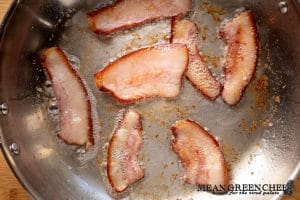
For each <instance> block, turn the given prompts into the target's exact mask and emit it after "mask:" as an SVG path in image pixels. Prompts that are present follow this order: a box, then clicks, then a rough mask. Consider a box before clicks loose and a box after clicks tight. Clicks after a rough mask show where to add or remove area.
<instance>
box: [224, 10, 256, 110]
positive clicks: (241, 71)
mask: <svg viewBox="0 0 300 200" xmlns="http://www.w3.org/2000/svg"><path fill="white" fill-rule="evenodd" d="M220 35H221V37H222V38H223V40H224V41H225V42H226V44H227V45H228V50H227V55H226V61H225V67H224V71H225V75H226V77H225V83H224V90H223V92H222V96H223V99H224V101H225V102H226V103H228V104H230V105H235V104H237V103H238V102H239V100H240V98H241V97H242V95H243V92H244V90H245V89H246V87H247V86H248V84H249V82H250V81H251V79H252V76H253V74H254V71H255V67H256V63H257V57H258V56H257V55H258V41H257V37H258V36H257V30H256V24H255V20H254V17H253V15H252V13H251V11H245V12H242V13H240V14H239V15H237V16H236V17H234V18H233V19H232V20H230V21H228V22H226V23H225V24H223V26H221V28H220Z"/></svg>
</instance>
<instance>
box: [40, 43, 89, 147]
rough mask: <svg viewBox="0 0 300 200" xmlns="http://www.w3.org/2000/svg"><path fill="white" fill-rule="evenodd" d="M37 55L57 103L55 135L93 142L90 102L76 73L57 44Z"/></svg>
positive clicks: (70, 140) (77, 142) (71, 140)
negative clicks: (57, 124)
mask: <svg viewBox="0 0 300 200" xmlns="http://www.w3.org/2000/svg"><path fill="white" fill-rule="evenodd" d="M41 58H42V64H43V66H44V69H45V71H46V73H47V74H48V77H49V78H50V79H51V81H52V86H53V90H54V93H55V96H56V98H57V102H58V108H59V111H60V121H59V127H60V132H59V133H58V135H59V137H60V138H62V139H63V140H64V141H65V142H66V143H68V144H73V145H85V146H86V148H88V147H90V146H91V145H94V137H93V120H92V119H93V118H92V112H91V102H90V99H89V96H88V91H87V88H86V86H85V84H84V83H83V81H82V79H81V78H80V76H79V74H78V73H77V71H76V70H75V69H74V68H73V67H72V65H71V64H70V63H69V61H68V59H67V57H66V55H65V54H64V52H63V51H62V50H61V49H59V48H57V47H53V48H49V49H46V50H44V51H43V52H42V53H41Z"/></svg>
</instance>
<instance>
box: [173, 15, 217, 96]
mask: <svg viewBox="0 0 300 200" xmlns="http://www.w3.org/2000/svg"><path fill="white" fill-rule="evenodd" d="M197 41H198V28H197V26H196V24H195V23H193V22H191V21H189V20H185V19H183V20H178V19H176V17H173V19H172V37H171V42H172V43H183V44H186V45H187V47H188V49H189V58H190V61H189V66H188V70H187V72H186V76H187V78H188V79H189V80H190V81H191V82H192V83H193V85H194V86H195V87H196V88H197V89H198V90H199V91H200V92H201V93H202V94H203V95H205V96H206V97H208V98H210V99H212V100H214V99H216V98H217V97H218V96H219V94H220V92H221V88H222V87H221V84H220V83H219V82H218V81H217V80H216V79H215V78H214V77H213V76H212V74H211V72H210V71H209V69H208V67H207V66H206V64H205V63H204V62H203V60H202V58H201V56H200V54H199V51H198V48H197Z"/></svg>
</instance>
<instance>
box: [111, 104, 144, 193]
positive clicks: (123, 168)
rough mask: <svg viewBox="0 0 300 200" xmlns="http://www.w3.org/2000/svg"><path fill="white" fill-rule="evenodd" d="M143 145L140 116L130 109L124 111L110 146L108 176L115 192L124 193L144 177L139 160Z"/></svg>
mask: <svg viewBox="0 0 300 200" xmlns="http://www.w3.org/2000/svg"><path fill="white" fill-rule="evenodd" d="M142 144H143V138H142V122H141V116H140V114H139V113H137V112H135V111H134V110H130V109H129V110H126V111H124V112H123V113H122V117H121V119H120V121H119V123H118V126H117V128H116V129H115V131H114V132H113V135H112V137H111V139H110V141H109V146H108V155H107V175H108V179H109V182H110V184H111V186H112V188H113V190H114V191H115V192H123V191H124V190H126V188H128V187H129V186H130V185H131V184H133V183H135V182H137V181H138V180H140V179H142V178H143V177H144V170H143V169H142V167H141V166H140V165H139V163H138V159H137V157H138V153H139V150H140V148H141V146H142Z"/></svg>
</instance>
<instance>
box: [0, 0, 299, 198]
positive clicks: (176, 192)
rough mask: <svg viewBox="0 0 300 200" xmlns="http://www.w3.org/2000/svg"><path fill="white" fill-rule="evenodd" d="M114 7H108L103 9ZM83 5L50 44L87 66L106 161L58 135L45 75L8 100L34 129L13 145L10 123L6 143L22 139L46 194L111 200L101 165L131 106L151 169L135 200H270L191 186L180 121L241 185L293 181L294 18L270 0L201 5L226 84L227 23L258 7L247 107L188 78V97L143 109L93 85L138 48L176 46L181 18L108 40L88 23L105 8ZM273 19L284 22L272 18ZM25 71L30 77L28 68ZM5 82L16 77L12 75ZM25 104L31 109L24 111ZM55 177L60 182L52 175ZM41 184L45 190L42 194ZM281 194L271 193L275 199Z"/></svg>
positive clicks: (203, 34) (209, 57)
mask: <svg viewBox="0 0 300 200" xmlns="http://www.w3.org/2000/svg"><path fill="white" fill-rule="evenodd" d="M52 3H53V2H52ZM105 3H106V2H104V1H103V2H101V3H100V4H101V5H105ZM78 4H79V6H78V9H74V10H70V13H72V15H70V16H69V18H68V20H61V19H57V21H59V20H61V21H62V22H63V23H62V24H61V25H59V27H61V28H60V30H59V33H56V32H54V33H53V35H52V34H50V37H49V38H47V39H48V43H49V44H51V43H52V44H55V45H57V46H59V47H61V48H62V49H64V50H65V51H66V52H68V54H70V56H69V58H70V60H71V61H72V63H73V64H74V65H76V66H77V67H78V68H79V71H80V73H81V75H82V77H83V78H84V79H85V80H86V82H87V84H88V86H89V88H90V89H91V90H92V92H93V94H94V95H95V97H96V99H97V111H98V115H99V119H100V120H99V124H100V125H101V132H100V137H101V144H100V145H101V147H104V148H103V151H102V152H101V153H100V154H99V156H98V161H92V162H90V163H89V164H88V165H85V166H80V165H78V162H76V161H74V160H75V157H76V155H77V153H76V152H78V149H77V150H76V148H75V147H69V146H67V145H65V144H63V143H62V142H61V141H59V140H58V139H57V137H56V131H57V124H58V121H57V119H56V118H53V110H52V112H50V114H49V109H50V110H51V108H50V107H51V106H50V105H51V103H53V102H52V97H53V96H51V94H50V93H49V88H48V85H47V81H46V82H45V77H44V75H43V72H39V73H35V74H34V75H33V76H36V77H35V78H38V79H39V80H38V81H37V83H36V84H35V85H31V86H30V87H28V88H29V89H28V88H27V89H28V90H33V89H34V90H35V91H34V92H33V94H34V95H31V94H29V95H25V96H22V97H18V98H16V97H15V96H14V95H16V96H18V95H19V94H14V93H12V92H6V93H5V95H6V96H7V97H6V98H8V99H9V102H12V103H10V104H11V105H12V109H11V115H10V119H14V120H13V121H14V122H16V123H18V122H21V123H20V124H22V125H23V126H25V129H24V130H23V133H22V135H23V137H26V140H20V138H22V137H21V136H20V134H19V136H18V134H15V135H16V136H15V135H14V134H12V136H9V137H8V139H7V138H6V137H5V136H6V135H5V134H6V133H7V132H11V131H13V132H18V131H19V130H17V129H16V128H14V129H13V130H12V128H11V127H12V125H7V124H6V125H4V126H3V127H2V129H3V140H4V143H7V144H8V143H9V142H11V141H17V142H18V144H20V146H21V148H22V150H23V149H24V151H22V152H21V155H20V156H19V157H15V158H14V159H13V160H14V162H15V163H17V166H18V167H16V168H17V171H20V173H22V174H23V175H22V177H23V179H24V180H25V182H28V185H29V186H30V187H32V188H34V189H33V190H34V191H35V192H36V193H37V195H36V196H37V197H44V198H45V199H47V198H50V197H58V196H55V195H65V194H66V193H65V194H64V192H63V191H65V192H68V194H69V193H70V192H71V191H72V194H70V199H82V198H83V199H101V198H105V199H108V198H109V196H108V194H107V192H106V187H105V184H104V183H103V181H102V179H103V177H102V175H101V173H100V171H101V169H100V168H101V167H99V163H101V162H103V161H105V146H106V143H107V142H108V139H109V137H110V135H111V133H112V131H113V128H114V124H115V119H116V117H117V115H118V112H119V111H120V110H121V109H123V108H128V107H130V108H133V109H135V110H137V111H138V112H140V113H141V115H142V117H143V136H144V145H143V148H142V151H141V153H140V156H139V159H140V161H141V162H142V163H143V166H144V168H145V173H146V175H145V178H144V179H143V180H142V181H140V182H138V183H137V184H135V185H134V187H132V188H130V192H129V193H128V194H127V195H126V198H128V199H200V198H203V199H223V198H226V199H241V198H242V197H243V199H265V198H266V196H262V195H256V196H255V195H254V196H251V195H245V196H239V195H212V194H210V193H206V192H199V191H197V187H195V186H190V185H188V184H184V181H183V180H182V178H181V176H182V174H183V169H182V166H181V164H180V163H179V161H178V158H177V156H176V155H175V154H174V152H173V151H172V150H171V148H170V143H171V135H172V133H171V130H170V127H171V125H172V124H173V123H174V122H175V121H176V120H180V119H192V120H194V121H197V122H199V123H200V124H201V125H203V126H204V127H206V128H207V129H208V130H209V132H211V133H212V134H213V135H215V136H216V138H217V139H218V141H219V142H220V144H221V146H222V149H223V152H224V156H225V159H226V161H227V163H228V166H229V174H230V182H231V183H238V184H248V183H254V184H269V183H270V184H271V183H272V184H273V183H274V184H275V183H276V184H279V183H281V184H284V183H286V182H287V181H288V180H289V179H290V178H291V177H292V176H293V173H294V172H295V171H296V170H297V164H298V161H299V157H300V156H299V152H300V150H299V136H297V134H296V130H297V128H298V127H299V125H297V124H296V122H299V117H300V109H299V108H298V107H299V106H298V107H296V105H298V104H299V102H298V103H297V102H295V101H296V100H295V99H294V98H295V97H298V96H299V95H300V92H299V89H298V90H297V89H296V88H295V86H297V84H295V83H298V85H299V81H298V80H296V78H295V77H297V76H296V75H297V74H298V75H299V72H298V71H299V69H295V65H294V64H295V63H297V64H298V65H299V60H300V58H299V55H300V54H298V58H291V59H287V52H286V51H288V50H286V49H285V47H287V46H288V42H289V39H290V38H289V37H290V36H289V35H285V36H286V39H284V40H281V38H282V37H284V36H283V35H284V34H283V32H282V31H281V27H277V26H278V25H279V24H281V23H283V22H281V21H280V20H281V19H278V18H279V17H285V16H282V13H280V10H279V9H277V4H275V3H274V5H270V2H268V3H267V1H265V2H262V3H257V4H254V3H253V1H222V0H215V1H206V0H205V1H200V0H199V1H194V2H193V10H192V11H191V13H190V14H189V15H188V16H187V17H186V18H189V19H191V20H193V21H194V22H196V24H197V25H198V27H199V44H198V46H199V49H200V50H201V51H200V54H201V55H202V57H203V58H204V60H205V62H206V63H207V64H208V66H209V67H210V69H211V70H212V71H213V72H214V75H215V76H216V77H217V78H218V79H219V80H222V79H223V78H224V76H223V62H224V57H225V48H226V47H225V44H224V43H223V42H222V40H220V39H219V36H218V27H219V26H220V23H221V22H222V21H223V20H225V19H227V18H231V17H233V16H234V14H235V13H236V12H239V11H240V10H241V9H251V10H253V12H254V15H255V18H256V21H257V26H258V32H259V42H260V47H259V62H258V65H257V71H256V74H255V77H254V79H253V80H252V82H251V84H250V85H249V86H248V88H247V89H246V91H245V95H244V96H243V98H242V100H241V102H240V103H239V104H238V105H237V106H233V107H231V106H228V105H227V104H225V103H224V102H223V101H222V99H221V98H218V99H217V100H216V101H210V100H208V99H206V98H205V97H203V96H202V95H201V94H200V93H199V92H197V90H196V89H195V88H194V87H193V86H192V85H191V84H190V82H189V81H188V80H186V79H184V80H183V86H182V90H181V92H180V95H179V96H178V97H177V98H175V99H163V98H152V99H145V100H142V101H139V102H137V103H135V104H121V103H118V102H116V101H115V100H114V99H113V98H111V97H110V96H109V95H108V94H105V93H102V92H100V91H98V90H97V89H96V87H95V84H94V81H93V75H94V73H95V72H97V71H99V70H101V69H102V68H104V67H105V66H106V65H107V64H109V63H110V62H112V61H114V60H115V59H117V58H118V57H120V56H122V55H124V54H127V53H129V52H132V51H134V50H136V49H138V48H141V47H144V46H149V45H155V44H162V43H168V42H169V38H170V37H169V36H170V31H171V30H170V23H171V22H170V20H169V19H167V20H160V21H155V22H152V23H150V24H146V25H143V26H140V27H137V28H133V29H130V30H127V31H123V32H119V33H116V34H115V35H113V36H111V37H108V38H107V37H102V36H97V35H95V34H94V33H92V32H91V31H90V29H89V27H88V25H87V19H86V12H87V11H88V10H91V9H93V8H96V7H98V6H99V3H97V2H96V1H89V2H88V3H87V2H84V3H82V2H81V3H78ZM260 4H261V5H260ZM49 5H50V4H49ZM101 5H100V6H101ZM267 5H268V8H269V9H270V10H272V11H273V13H272V14H271V13H269V12H267V13H263V10H262V9H263V8H266V7H267ZM271 16H272V17H274V19H273V18H268V17H271ZM65 17H66V15H65V14H64V15H62V18H65ZM272 20H273V21H272ZM276 24H277V25H276ZM298 32H299V33H300V30H298ZM51 40H53V41H51ZM49 41H50V42H49ZM49 44H48V45H47V46H49ZM44 47H45V46H42V47H41V46H40V47H38V48H36V49H41V48H44ZM291 49H292V47H291ZM285 50H286V51H285ZM289 51H291V50H289ZM34 54H35V52H34V51H33V52H32V53H28V55H29V56H27V55H26V56H25V57H26V59H27V63H26V65H28V66H31V67H32V66H33V67H36V66H37V71H39V70H40V69H41V68H40V66H39V65H38V63H37V62H38V61H37V60H36V57H35V56H32V55H34ZM16 65H17V64H16ZM2 68H3V67H2ZM19 68H20V67H19ZM295 70H297V71H295ZM16 72H20V69H17V70H16ZM2 76H4V75H3V74H2ZM298 79H299V78H298ZM3 81H7V82H8V81H9V80H8V79H7V78H6V79H3V80H2V82H3ZM293 81H294V82H293ZM5 84H7V83H5ZM17 85H18V83H17ZM32 88H33V89H32ZM3 90H4V88H3ZM25 93H26V92H25ZM25 105H27V107H26V108H23V107H24V106H25ZM28 105H30V106H28ZM18 109H21V110H22V111H24V112H23V113H22V114H14V112H13V111H15V112H16V111H17V110H18ZM18 120H19V121H18ZM2 122H3V120H2ZM3 123H4V122H3ZM74 152H75V153H74ZM297 152H298V153H297ZM26 159H27V160H26ZM25 160H26V161H25ZM24 161H25V162H24ZM21 163H22V165H23V166H21ZM36 168H39V170H38V172H37V173H36V174H34V172H32V170H34V169H36ZM41 169H43V170H41ZM25 171H27V172H28V173H27V174H26V173H24V172H25ZM49 173H50V174H52V175H53V176H49ZM274 174H276V175H274ZM42 177H47V181H48V182H49V183H48V184H49V185H54V187H55V188H57V187H59V186H61V187H62V188H63V191H61V192H57V194H55V193H51V194H50V197H49V195H48V196H47V195H46V194H49V192H51V191H52V189H50V188H49V187H47V186H46V185H47V183H45V180H42ZM39 183H40V184H41V186H43V187H42V188H39ZM46 191H47V192H46ZM74 191H76V192H74ZM43 192H46V194H44V193H43ZM44 195H45V196H44ZM275 197H276V195H275V196H274V195H269V196H267V198H269V199H272V198H275ZM68 198H69V197H68Z"/></svg>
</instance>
